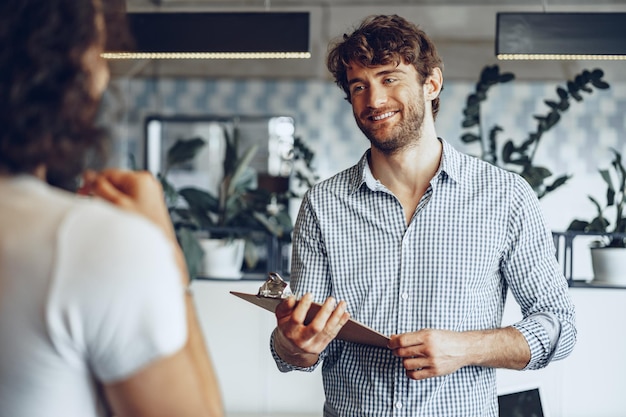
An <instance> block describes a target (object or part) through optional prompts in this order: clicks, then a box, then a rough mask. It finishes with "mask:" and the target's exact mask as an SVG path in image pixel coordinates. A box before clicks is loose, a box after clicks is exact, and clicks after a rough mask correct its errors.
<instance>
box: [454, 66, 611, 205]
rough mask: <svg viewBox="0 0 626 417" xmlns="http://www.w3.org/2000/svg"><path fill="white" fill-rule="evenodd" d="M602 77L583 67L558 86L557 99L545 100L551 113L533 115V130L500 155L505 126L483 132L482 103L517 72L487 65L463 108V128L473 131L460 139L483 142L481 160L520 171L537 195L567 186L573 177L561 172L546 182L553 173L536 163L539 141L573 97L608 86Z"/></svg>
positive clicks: (506, 146)
mask: <svg viewBox="0 0 626 417" xmlns="http://www.w3.org/2000/svg"><path fill="white" fill-rule="evenodd" d="M603 76H604V72H603V71H602V70H600V69H595V70H593V71H587V70H584V71H583V72H581V73H580V74H579V75H577V76H576V77H574V79H573V80H571V81H568V82H567V84H566V88H564V87H560V86H559V87H557V89H556V93H557V96H558V101H554V100H545V101H544V103H545V104H546V105H547V106H548V107H549V108H550V110H549V111H548V113H547V114H546V115H544V116H540V115H536V116H534V118H535V120H536V121H537V128H536V130H534V131H531V132H530V133H529V134H528V137H527V138H526V139H525V140H524V141H523V142H522V143H521V144H519V145H516V144H515V143H514V142H513V141H512V140H511V139H508V140H507V141H506V142H505V143H504V145H503V146H502V147H501V149H500V150H501V154H500V158H499V157H498V151H499V147H498V135H499V134H500V133H501V132H502V131H503V129H502V127H500V126H498V125H494V126H493V127H492V128H491V129H489V131H488V132H486V131H483V126H482V123H481V113H480V104H481V103H482V102H483V101H485V100H486V99H487V92H488V91H489V89H490V88H491V87H493V86H495V85H497V84H500V83H508V82H510V81H512V80H514V79H515V75H514V74H513V73H510V72H505V73H502V72H500V67H499V66H498V65H492V66H486V67H485V68H483V70H482V72H481V74H480V78H479V80H478V82H477V83H476V89H475V91H474V92H472V93H471V94H469V95H468V97H467V103H466V106H465V109H463V122H462V127H463V128H464V129H471V130H470V131H467V132H465V133H464V134H463V135H462V136H461V141H463V142H464V143H468V144H469V143H474V142H479V143H480V144H481V155H480V158H481V159H483V160H485V161H487V162H489V163H491V164H493V165H496V166H500V167H502V168H504V169H507V170H509V171H512V172H516V173H518V174H520V175H521V176H522V177H524V179H526V181H528V183H529V184H530V186H531V187H532V188H533V190H534V191H535V194H536V195H537V197H538V198H542V197H543V196H545V195H546V194H547V193H549V192H551V191H554V190H556V189H557V188H559V187H561V186H562V185H564V184H565V183H566V182H567V180H568V179H569V178H570V177H569V176H568V175H561V176H559V177H557V178H556V179H555V180H553V181H552V182H551V183H550V184H546V181H547V179H548V178H549V177H551V176H552V172H551V171H550V170H549V169H548V168H546V167H543V166H538V165H535V164H534V162H533V159H534V157H535V154H536V152H537V148H538V146H539V143H540V140H541V138H542V136H543V134H544V133H546V132H547V131H548V130H550V129H551V128H553V127H554V126H555V125H556V124H557V123H558V122H559V121H560V120H561V114H562V113H563V112H565V111H567V109H569V107H570V98H573V99H574V100H575V101H582V100H583V97H584V96H583V94H582V93H583V92H585V93H591V92H592V91H593V89H592V87H595V88H597V89H601V90H604V89H607V88H609V84H608V83H606V82H605V81H604V80H602V77H603ZM476 130H477V131H476Z"/></svg>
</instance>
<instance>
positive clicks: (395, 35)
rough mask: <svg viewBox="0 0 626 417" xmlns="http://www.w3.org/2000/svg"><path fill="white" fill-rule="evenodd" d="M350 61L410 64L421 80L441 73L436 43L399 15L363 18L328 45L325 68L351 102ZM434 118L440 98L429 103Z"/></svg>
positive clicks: (371, 64) (441, 64)
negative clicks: (356, 25) (348, 74)
mask: <svg viewBox="0 0 626 417" xmlns="http://www.w3.org/2000/svg"><path fill="white" fill-rule="evenodd" d="M352 62H357V63H359V64H360V65H363V66H365V67H373V66H378V65H387V64H390V63H395V64H396V65H397V64H400V63H405V64H407V65H413V66H414V67H415V69H416V70H417V73H418V74H419V76H420V81H422V82H423V81H424V80H426V79H427V78H428V76H430V75H431V74H432V71H433V69H435V68H437V67H438V68H440V69H441V70H442V71H443V60H442V59H441V57H440V56H439V54H438V53H437V49H436V48H435V44H434V43H433V42H432V40H431V39H430V38H429V37H428V36H427V35H426V33H425V32H424V31H423V30H421V29H420V28H419V27H417V26H416V25H415V24H413V23H411V22H409V21H407V20H406V19H404V18H402V17H400V16H398V15H391V16H386V15H377V16H369V17H367V18H365V19H364V20H363V21H362V22H361V24H360V26H359V27H358V28H357V29H355V30H354V32H352V33H351V34H349V35H348V34H344V35H343V37H340V38H338V39H336V40H335V41H334V42H331V44H330V46H329V52H328V57H327V61H326V65H327V67H328V70H329V71H330V72H331V74H333V77H334V78H335V82H336V83H337V85H338V86H339V87H341V89H343V91H344V92H345V93H346V100H348V102H351V99H350V90H349V86H348V77H347V71H348V67H349V66H350V64H351V63H352ZM432 110H433V117H436V116H437V113H438V112H439V97H437V98H436V99H434V100H433V101H432Z"/></svg>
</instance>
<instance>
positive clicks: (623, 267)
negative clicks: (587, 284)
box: [591, 248, 626, 285]
mask: <svg viewBox="0 0 626 417" xmlns="http://www.w3.org/2000/svg"><path fill="white" fill-rule="evenodd" d="M591 265H592V266H593V276H594V278H593V282H597V283H606V284H614V285H626V249H625V248H591Z"/></svg>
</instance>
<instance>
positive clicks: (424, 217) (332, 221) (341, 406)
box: [271, 141, 576, 417]
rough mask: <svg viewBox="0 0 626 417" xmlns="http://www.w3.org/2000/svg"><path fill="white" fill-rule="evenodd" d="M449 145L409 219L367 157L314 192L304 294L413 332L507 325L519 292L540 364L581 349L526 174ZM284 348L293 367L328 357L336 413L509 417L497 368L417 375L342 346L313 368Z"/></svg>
mask: <svg viewBox="0 0 626 417" xmlns="http://www.w3.org/2000/svg"><path fill="white" fill-rule="evenodd" d="M442 143H443V156H442V159H441V163H440V167H439V170H438V171H437V173H436V174H435V176H434V177H433V179H432V180H431V181H430V186H429V188H428V189H427V190H426V192H425V194H424V196H423V197H422V199H421V201H420V202H419V205H418V207H417V209H416V211H415V214H414V216H413V218H412V220H411V222H410V224H409V225H408V227H407V225H406V221H405V217H404V213H403V210H402V206H401V205H400V202H399V201H398V199H396V198H395V197H394V196H393V195H392V193H391V192H390V191H389V190H388V189H387V188H386V187H384V186H383V185H382V184H380V183H379V182H378V181H376V180H375V179H374V178H373V176H372V174H371V171H370V170H369V166H368V163H367V156H368V153H366V154H365V155H364V156H363V158H362V159H361V161H360V162H359V163H358V164H357V165H355V166H353V167H352V168H350V169H347V170H345V171H343V172H341V173H339V174H337V175H335V176H334V177H332V178H330V179H329V180H326V181H324V182H321V183H319V184H317V185H316V186H315V187H313V188H311V189H310V190H309V192H308V193H307V195H306V196H305V198H304V200H303V203H302V206H301V208H300V213H299V215H298V219H297V221H296V228H295V231H294V240H293V262H292V275H291V287H292V290H293V291H294V292H296V293H297V294H304V293H305V292H311V293H313V294H314V296H315V300H316V301H317V302H323V300H324V299H325V298H326V297H328V296H333V297H336V299H338V300H346V302H347V305H348V311H349V312H350V315H351V317H352V318H354V319H356V320H358V321H360V322H362V323H363V324H365V325H367V326H369V327H371V328H373V329H375V330H377V331H379V332H380V333H383V334H386V335H390V334H400V333H405V332H414V331H417V330H419V329H423V328H434V329H449V330H455V331H466V330H478V329H493V328H498V327H500V326H501V320H502V313H503V309H504V304H505V299H506V295H507V292H508V290H509V289H510V290H511V293H512V294H513V296H514V297H515V299H516V301H517V303H518V304H519V305H520V307H521V311H522V314H523V319H522V320H521V321H520V322H518V323H516V324H515V325H514V327H515V328H517V329H518V330H519V331H520V332H521V333H522V334H523V335H524V337H525V338H526V340H527V341H528V344H529V346H530V350H531V359H530V362H529V363H528V365H527V367H526V369H538V368H542V367H544V366H546V365H547V364H548V362H550V361H551V360H557V359H562V358H564V357H565V356H567V355H568V354H569V353H570V352H571V351H572V349H573V347H574V344H575V341H576V329H575V327H574V318H575V317H574V307H573V305H572V302H571V299H570V296H569V292H568V287H567V281H566V280H565V278H564V276H563V274H562V272H561V268H560V267H559V265H558V263H557V261H556V257H555V248H554V243H553V240H552V237H551V233H550V231H549V229H548V228H547V227H546V224H545V221H544V219H543V215H542V213H541V210H540V206H539V203H538V200H537V198H536V196H535V194H534V193H533V191H532V189H531V188H530V187H529V186H528V184H527V183H526V181H525V180H524V179H522V178H521V177H520V176H518V175H516V174H512V173H510V172H508V171H505V170H502V169H499V168H496V167H494V166H492V165H490V164H488V163H485V162H483V161H481V160H479V159H477V158H474V157H471V156H468V155H464V154H462V153H460V152H458V151H456V150H455V149H453V147H452V146H450V145H449V144H448V143H447V142H445V141H442ZM271 345H272V348H271V349H272V354H273V356H274V359H275V360H276V363H277V365H278V367H279V369H280V370H281V371H284V372H286V371H290V370H294V369H299V370H306V371H310V370H313V369H314V368H315V367H316V366H317V365H318V364H319V363H322V377H323V382H324V390H325V394H326V403H325V405H324V416H325V417H336V416H340V417H361V416H362V417H365V416H367V417H384V416H394V417H400V416H402V417H409V416H410V417H415V416H423V417H431V416H437V417H441V416H451V417H452V416H454V417H457V416H458V417H472V416H475V417H488V416H492V417H497V416H498V405H497V395H496V381H495V369H493V368H486V367H479V366H467V367H463V368H461V369H459V370H458V371H457V372H454V373H453V374H450V375H446V376H441V377H436V378H430V379H426V380H421V381H415V380H411V379H409V378H408V377H407V376H406V374H405V370H404V368H403V366H402V363H401V360H400V359H399V358H397V357H394V356H393V355H392V354H391V351H390V350H388V349H386V348H378V347H372V346H366V345H360V344H355V343H349V342H344V341H341V340H334V341H333V342H332V343H331V344H330V345H329V346H328V347H327V348H326V349H325V350H324V352H322V354H321V355H320V361H319V362H318V364H316V365H314V366H313V367H311V368H306V369H302V368H297V367H294V366H292V365H290V364H288V363H286V362H284V361H282V360H281V359H280V357H278V356H277V354H276V352H275V350H274V348H273V337H272V343H271Z"/></svg>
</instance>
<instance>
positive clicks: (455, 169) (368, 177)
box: [350, 138, 461, 192]
mask: <svg viewBox="0 0 626 417" xmlns="http://www.w3.org/2000/svg"><path fill="white" fill-rule="evenodd" d="M439 141H440V142H441V144H442V145H443V150H442V153H441V161H440V163H439V169H437V172H436V173H435V176H434V177H433V179H434V178H442V177H443V176H447V177H449V178H450V179H451V180H453V181H454V182H459V180H460V178H459V164H460V162H461V160H460V155H459V152H458V151H457V150H456V149H454V148H453V147H452V146H451V145H450V144H449V143H448V142H446V141H445V140H444V139H441V138H439ZM369 155H370V150H369V149H368V150H367V151H365V153H364V154H363V156H362V157H361V159H360V160H359V162H358V164H357V165H356V170H355V172H354V176H353V177H352V179H351V180H350V183H351V186H352V192H356V191H357V190H358V189H359V188H361V186H362V185H363V184H365V185H367V188H369V189H370V190H372V191H381V190H383V189H385V186H384V185H382V184H381V183H380V182H379V181H378V180H377V179H376V178H374V175H373V174H372V171H371V169H370V166H369V163H368V160H369Z"/></svg>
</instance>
